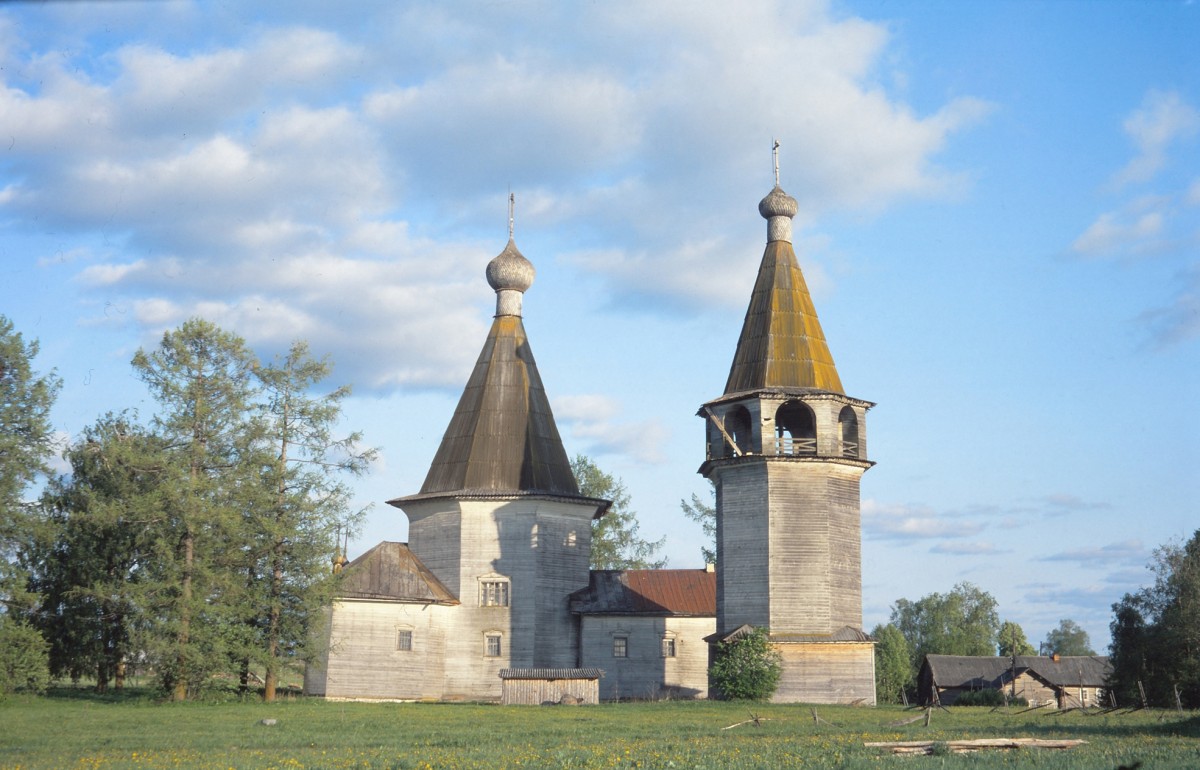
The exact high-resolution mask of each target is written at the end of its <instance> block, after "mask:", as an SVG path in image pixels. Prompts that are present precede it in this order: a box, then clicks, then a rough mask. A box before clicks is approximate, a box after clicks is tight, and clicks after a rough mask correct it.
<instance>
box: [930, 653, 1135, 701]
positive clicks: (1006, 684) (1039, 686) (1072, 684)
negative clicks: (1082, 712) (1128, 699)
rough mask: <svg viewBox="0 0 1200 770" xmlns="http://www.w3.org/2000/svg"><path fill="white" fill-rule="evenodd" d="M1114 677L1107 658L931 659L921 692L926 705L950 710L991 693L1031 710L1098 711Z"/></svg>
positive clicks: (1088, 656) (1033, 656)
mask: <svg viewBox="0 0 1200 770" xmlns="http://www.w3.org/2000/svg"><path fill="white" fill-rule="evenodd" d="M1111 674H1112V664H1111V663H1110V662H1109V659H1108V658H1107V657H1104V656H1102V655H1078V656H1061V657H1060V656H1058V655H1055V656H1053V657H1042V656H1039V655H1018V656H1016V657H1015V658H1012V657H1008V656H1004V657H992V656H970V655H926V656H925V661H924V663H923V664H922V665H921V672H920V674H919V676H918V678H917V686H918V690H919V697H920V698H921V701H922V702H924V703H934V702H936V703H941V704H944V705H949V704H951V703H954V701H955V700H957V699H958V696H959V695H960V694H962V693H964V692H970V691H972V690H989V689H990V690H1004V691H1005V692H1009V693H1013V694H1015V695H1017V696H1019V697H1022V698H1024V699H1025V700H1026V701H1027V702H1028V703H1029V705H1031V706H1038V705H1044V704H1049V703H1053V704H1055V706H1057V707H1058V708H1064V709H1065V708H1078V707H1080V706H1084V707H1086V706H1095V705H1098V704H1099V703H1100V698H1101V694H1102V693H1103V692H1104V688H1105V685H1106V684H1107V682H1108V677H1109V676H1110V675H1111Z"/></svg>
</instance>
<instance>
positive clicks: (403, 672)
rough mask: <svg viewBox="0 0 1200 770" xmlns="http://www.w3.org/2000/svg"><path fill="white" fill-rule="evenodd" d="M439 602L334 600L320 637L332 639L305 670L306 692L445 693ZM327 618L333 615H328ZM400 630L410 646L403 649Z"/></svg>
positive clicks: (400, 696)
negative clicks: (409, 636)
mask: <svg viewBox="0 0 1200 770" xmlns="http://www.w3.org/2000/svg"><path fill="white" fill-rule="evenodd" d="M450 609H452V608H449V607H441V606H437V605H425V604H405V603H400V602H382V601H378V602H377V601H349V600H348V601H337V602H334V604H333V607H332V611H331V613H330V616H331V619H330V620H329V621H328V623H327V625H326V626H325V628H324V629H322V632H321V636H322V637H324V638H325V639H327V641H328V644H327V647H326V649H325V652H324V653H323V655H322V656H321V659H320V661H319V662H316V663H314V664H312V665H311V666H309V668H308V669H307V670H306V671H305V677H304V682H305V692H306V693H309V694H312V695H324V696H325V697H328V698H364V699H395V700H421V699H438V698H441V697H442V678H441V677H440V676H430V675H429V673H430V672H431V671H434V672H436V671H439V670H440V669H441V667H442V661H443V656H444V654H445V651H444V631H443V628H444V625H445V623H446V618H447V615H448V612H447V611H448V610H450ZM327 617H329V616H327ZM401 630H406V631H410V632H411V633H412V649H411V650H400V649H398V646H397V642H398V639H399V632H400V631H401Z"/></svg>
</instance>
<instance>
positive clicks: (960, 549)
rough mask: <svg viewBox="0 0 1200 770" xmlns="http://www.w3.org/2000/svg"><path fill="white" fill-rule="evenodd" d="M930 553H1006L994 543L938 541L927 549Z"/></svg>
mask: <svg viewBox="0 0 1200 770" xmlns="http://www.w3.org/2000/svg"><path fill="white" fill-rule="evenodd" d="M929 552H930V553H942V554H947V555H950V556H991V555H993V554H998V553H1008V552H1007V551H1001V550H1000V549H999V548H997V547H996V544H995V543H985V542H975V543H938V544H937V545H935V546H934V547H932V548H930V549H929Z"/></svg>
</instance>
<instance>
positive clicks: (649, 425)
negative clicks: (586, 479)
mask: <svg viewBox="0 0 1200 770" xmlns="http://www.w3.org/2000/svg"><path fill="white" fill-rule="evenodd" d="M552 403H553V407H552V408H553V409H554V417H555V421H556V422H557V423H558V425H559V427H560V428H561V429H563V430H564V431H565V432H567V433H569V434H570V437H571V439H572V441H574V442H578V443H581V444H583V447H584V448H583V450H582V454H588V455H604V454H616V455H625V456H627V457H629V458H630V459H631V460H634V461H635V462H638V463H645V464H648V465H659V464H661V463H663V462H665V460H666V455H665V454H664V451H663V444H664V442H665V441H666V439H667V432H666V428H665V427H664V426H663V425H662V423H660V422H658V421H657V420H643V421H640V422H626V421H620V420H619V419H618V417H619V415H620V414H621V413H622V412H623V411H624V410H623V408H622V406H621V404H620V403H619V402H618V401H616V400H615V399H612V398H609V397H607V396H600V395H594V394H586V395H567V396H561V397H558V398H555V399H553V400H552Z"/></svg>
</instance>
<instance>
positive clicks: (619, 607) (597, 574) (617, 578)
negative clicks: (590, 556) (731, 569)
mask: <svg viewBox="0 0 1200 770" xmlns="http://www.w3.org/2000/svg"><path fill="white" fill-rule="evenodd" d="M570 602H571V612H574V613H577V614H581V615H681V616H699V617H708V616H715V615H716V614H717V576H716V574H715V573H713V572H708V571H707V570H702V569H631V570H593V571H592V572H591V575H590V578H589V582H588V587H587V588H584V589H582V590H579V591H576V592H575V593H573V594H571V599H570Z"/></svg>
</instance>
